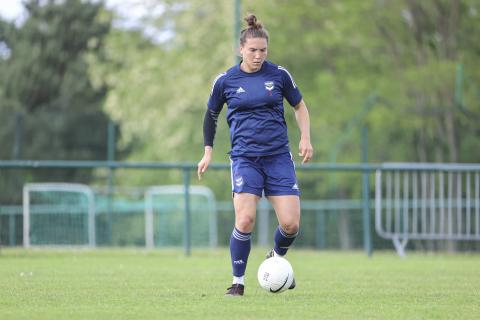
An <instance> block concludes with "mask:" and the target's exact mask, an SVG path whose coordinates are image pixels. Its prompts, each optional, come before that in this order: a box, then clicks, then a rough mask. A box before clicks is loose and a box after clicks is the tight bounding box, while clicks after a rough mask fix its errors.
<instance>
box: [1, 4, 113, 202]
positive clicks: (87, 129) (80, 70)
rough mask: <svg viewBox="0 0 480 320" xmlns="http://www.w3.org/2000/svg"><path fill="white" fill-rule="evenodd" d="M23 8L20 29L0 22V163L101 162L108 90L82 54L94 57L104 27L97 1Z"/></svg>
mask: <svg viewBox="0 0 480 320" xmlns="http://www.w3.org/2000/svg"><path fill="white" fill-rule="evenodd" d="M25 8H26V9H27V12H28V18H27V20H26V21H25V22H24V23H23V24H22V25H21V26H18V27H17V26H15V25H14V24H13V23H10V24H9V23H5V22H2V23H1V24H0V28H1V29H0V37H1V38H0V43H3V47H4V49H3V52H6V53H8V54H4V55H3V57H2V59H1V62H0V64H1V65H0V68H1V70H2V72H1V74H0V88H1V90H0V92H2V99H1V100H0V113H1V117H0V128H2V129H1V131H0V139H1V141H0V143H1V145H2V148H1V150H0V158H2V159H11V158H15V159H36V160H46V159H49V160H51V159H54V160H99V159H104V158H105V155H106V136H107V133H106V132H107V124H108V116H107V114H106V113H105V112H103V110H102V107H103V103H104V100H105V96H106V94H107V87H106V86H105V84H104V83H102V82H101V81H97V82H96V83H93V82H92V81H91V78H90V75H89V56H96V57H101V54H102V46H103V39H104V37H105V36H106V35H107V34H108V32H109V30H110V17H109V15H108V14H107V13H106V12H105V10H104V8H103V3H102V2H96V3H91V2H85V1H81V0H66V1H53V0H50V1H43V2H40V1H26V2H25ZM12 150H13V151H12ZM90 175H91V173H90V172H89V171H87V170H76V171H75V170H70V171H68V173H67V172H58V173H57V175H56V176H54V177H52V174H51V173H49V174H48V176H47V175H46V173H40V172H37V173H35V175H33V176H31V177H29V178H26V179H22V180H24V181H23V182H26V181H29V180H42V179H44V178H46V177H48V180H49V181H51V180H52V179H53V180H55V179H59V180H61V181H68V180H69V179H73V180H80V181H88V179H89V177H90ZM12 189H14V188H12V186H10V187H9V188H7V190H12ZM2 190H3V188H2ZM17 191H18V190H17ZM20 195H21V193H20Z"/></svg>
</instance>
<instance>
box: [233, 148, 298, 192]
mask: <svg viewBox="0 0 480 320" xmlns="http://www.w3.org/2000/svg"><path fill="white" fill-rule="evenodd" d="M230 163H231V178H232V192H234V193H241V192H246V193H251V194H255V195H257V196H259V197H261V196H262V192H263V194H265V196H283V195H297V196H299V195H300V190H299V188H298V183H297V177H296V175H295V164H294V163H293V159H292V154H291V153H289V152H287V153H282V154H276V155H273V156H263V157H243V156H232V157H231V158H230Z"/></svg>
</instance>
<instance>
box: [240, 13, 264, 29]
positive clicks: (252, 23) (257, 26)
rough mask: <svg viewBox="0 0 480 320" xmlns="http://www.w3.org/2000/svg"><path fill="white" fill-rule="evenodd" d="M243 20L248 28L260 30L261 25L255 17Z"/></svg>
mask: <svg viewBox="0 0 480 320" xmlns="http://www.w3.org/2000/svg"><path fill="white" fill-rule="evenodd" d="M244 20H245V21H246V22H247V24H248V27H249V28H254V29H262V28H263V24H262V23H261V22H260V21H258V20H257V17H256V16H255V15H254V14H251V13H250V14H249V15H247V16H246V17H245V18H244Z"/></svg>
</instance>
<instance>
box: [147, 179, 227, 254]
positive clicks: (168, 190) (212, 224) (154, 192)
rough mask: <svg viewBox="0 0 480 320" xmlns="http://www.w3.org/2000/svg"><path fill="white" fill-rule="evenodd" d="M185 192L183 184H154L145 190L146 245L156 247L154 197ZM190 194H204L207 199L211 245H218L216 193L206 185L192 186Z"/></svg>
mask: <svg viewBox="0 0 480 320" xmlns="http://www.w3.org/2000/svg"><path fill="white" fill-rule="evenodd" d="M184 193H185V186H183V185H167V186H152V187H149V188H148V189H147V190H146V191H145V246H146V248H148V249H152V248H153V247H154V227H153V226H154V222H153V211H154V204H153V198H154V197H155V196H158V195H182V194H184ZM189 194H190V195H191V196H192V195H197V196H203V197H205V199H206V201H207V205H208V208H209V209H210V210H209V216H208V226H209V230H208V231H209V244H210V246H211V247H216V246H217V242H218V240H217V239H218V235H217V209H216V202H215V195H214V194H213V192H212V190H211V189H210V188H207V187H205V186H190V187H189Z"/></svg>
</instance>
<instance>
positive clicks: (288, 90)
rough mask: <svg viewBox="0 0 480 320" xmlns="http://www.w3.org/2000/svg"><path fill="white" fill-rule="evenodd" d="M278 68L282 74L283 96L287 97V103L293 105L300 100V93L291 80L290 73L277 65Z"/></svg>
mask: <svg viewBox="0 0 480 320" xmlns="http://www.w3.org/2000/svg"><path fill="white" fill-rule="evenodd" d="M278 70H279V71H280V73H281V75H282V83H283V91H282V93H283V96H284V97H285V99H287V101H288V103H289V104H290V105H291V106H292V107H294V106H296V105H297V104H299V103H300V101H302V94H301V92H300V89H298V87H297V84H296V83H295V81H294V80H293V77H292V75H291V74H290V72H288V70H287V69H285V68H284V67H281V66H278Z"/></svg>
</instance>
